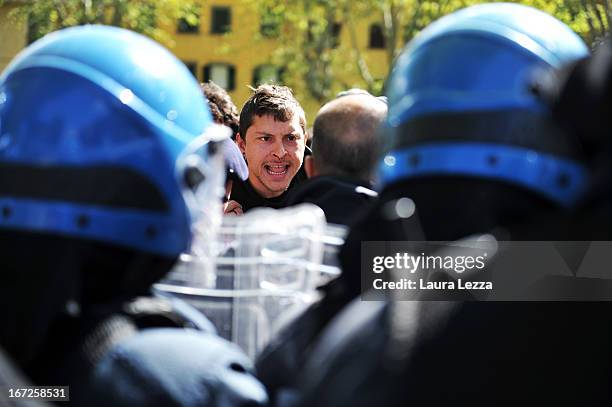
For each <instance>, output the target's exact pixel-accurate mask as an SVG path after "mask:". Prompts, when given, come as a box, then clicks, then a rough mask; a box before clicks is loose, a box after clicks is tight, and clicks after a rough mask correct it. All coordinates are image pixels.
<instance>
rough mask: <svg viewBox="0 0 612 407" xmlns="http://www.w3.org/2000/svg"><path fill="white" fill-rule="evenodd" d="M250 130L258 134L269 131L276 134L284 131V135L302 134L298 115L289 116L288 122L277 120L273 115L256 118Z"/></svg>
mask: <svg viewBox="0 0 612 407" xmlns="http://www.w3.org/2000/svg"><path fill="white" fill-rule="evenodd" d="M250 129H253V130H254V131H256V132H262V131H264V132H265V131H268V130H269V131H274V132H279V131H282V132H284V134H286V133H292V132H299V133H302V126H301V124H300V119H299V117H298V115H295V114H293V115H291V116H289V117H288V120H286V121H283V120H277V119H276V117H274V116H273V115H271V114H266V115H261V116H255V117H254V118H253V122H252V123H251V126H250V127H249V130H250Z"/></svg>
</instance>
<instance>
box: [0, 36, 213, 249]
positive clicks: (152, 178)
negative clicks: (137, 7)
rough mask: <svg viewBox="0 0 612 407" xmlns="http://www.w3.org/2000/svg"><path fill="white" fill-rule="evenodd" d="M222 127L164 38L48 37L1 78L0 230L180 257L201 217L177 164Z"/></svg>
mask: <svg viewBox="0 0 612 407" xmlns="http://www.w3.org/2000/svg"><path fill="white" fill-rule="evenodd" d="M212 126H213V125H212V120H211V117H210V113H209V112H208V111H207V108H206V106H205V102H204V100H203V98H202V94H201V92H200V90H199V87H198V84H197V82H196V81H195V79H194V78H193V76H192V75H191V74H190V72H189V71H188V70H187V68H186V67H185V66H184V65H183V64H182V63H181V62H180V61H179V60H178V59H176V58H175V57H174V56H172V55H171V54H170V53H169V52H168V51H167V50H166V49H164V48H163V47H161V46H160V45H158V44H157V43H155V42H154V41H152V40H150V39H148V38H146V37H144V36H141V35H139V34H136V33H133V32H130V31H127V30H123V29H119V28H113V27H105V26H85V27H76V28H69V29H65V30H61V31H58V32H56V33H52V34H50V35H47V36H46V37H44V38H43V39H42V40H40V41H37V42H36V43H34V44H33V45H31V46H30V47H28V48H27V49H26V50H25V51H23V52H22V53H21V54H20V55H19V56H18V57H17V58H16V59H15V60H14V61H13V62H12V64H11V65H10V66H9V67H8V68H7V69H6V70H5V71H4V73H3V74H2V76H1V77H0V166H1V167H2V174H3V175H2V176H1V177H0V180H1V181H0V207H1V208H2V214H3V216H2V217H1V220H0V228H4V229H13V230H20V231H30V232H32V233H36V232H40V233H45V234H57V235H62V236H67V237H75V238H79V239H86V240H94V241H100V242H103V243H109V244H112V245H116V246H120V247H125V248H129V249H134V250H139V251H142V252H145V253H151V254H155V255H160V256H163V257H167V258H175V257H176V256H178V255H179V254H180V253H181V252H183V251H184V250H186V249H187V248H188V247H189V244H190V240H191V230H190V224H191V222H192V220H193V219H192V215H193V213H192V212H191V211H190V208H189V207H188V202H187V203H186V201H185V199H184V196H183V192H184V191H183V189H184V188H183V183H182V178H183V174H182V171H183V169H181V168H177V165H176V162H177V159H178V158H179V156H180V154H181V152H182V151H183V150H184V148H185V147H186V146H187V145H188V144H189V143H191V142H193V141H194V140H195V139H196V137H197V136H198V135H200V134H202V133H203V132H205V131H206V130H207V129H208V130H210V129H211V128H212ZM182 162H186V161H185V160H183V161H182Z"/></svg>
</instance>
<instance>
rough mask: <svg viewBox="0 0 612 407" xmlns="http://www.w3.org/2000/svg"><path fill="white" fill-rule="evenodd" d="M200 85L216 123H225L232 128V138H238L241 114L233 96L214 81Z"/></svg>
mask: <svg viewBox="0 0 612 407" xmlns="http://www.w3.org/2000/svg"><path fill="white" fill-rule="evenodd" d="M200 87H201V88H202V92H204V96H205V97H206V100H207V101H208V107H209V108H210V113H211V114H212V118H213V120H214V121H215V123H219V124H223V125H225V126H227V127H229V128H230V129H232V139H233V140H235V139H236V134H237V133H238V131H239V126H238V118H239V116H240V114H239V112H238V108H237V107H236V105H235V104H234V102H232V98H231V97H230V95H229V94H228V93H227V91H226V90H225V89H223V88H222V87H221V86H219V85H217V84H216V83H214V82H213V81H208V82H206V83H201V84H200Z"/></svg>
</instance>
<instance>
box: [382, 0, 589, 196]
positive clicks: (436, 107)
mask: <svg viewBox="0 0 612 407" xmlns="http://www.w3.org/2000/svg"><path fill="white" fill-rule="evenodd" d="M586 55H588V49H587V47H586V45H585V44H584V42H583V41H582V40H581V39H580V37H578V36H577V35H576V34H575V33H574V32H573V31H572V30H571V29H570V28H569V27H567V26H566V25H565V24H563V23H562V22H560V21H558V20H557V19H555V18H553V17H551V16H550V15H548V14H546V13H544V12H542V11H539V10H536V9H534V8H531V7H527V6H522V5H518V4H510V3H495V4H483V5H477V6H473V7H469V8H466V9H463V10H460V11H458V12H455V13H453V14H450V15H448V16H446V17H443V18H441V19H440V20H438V21H437V22H435V23H433V24H431V25H430V26H429V27H427V28H426V29H425V30H424V31H423V32H422V33H421V34H420V35H418V36H417V37H416V38H415V39H414V40H413V41H412V42H410V43H409V44H408V45H407V46H406V48H405V49H404V51H403V53H402V55H401V56H400V57H399V58H398V60H397V63H396V65H395V67H394V69H393V72H392V74H391V77H390V80H389V82H388V84H387V93H388V95H389V116H388V122H387V129H386V140H385V143H386V147H385V153H386V154H385V156H384V158H383V161H382V162H381V165H380V181H381V184H382V186H385V185H388V184H389V183H391V182H395V181H397V180H401V179H404V178H409V177H415V176H422V175H432V174H456V175H468V176H475V177H487V178H492V179H500V180H503V181H507V182H512V183H516V184H520V185H522V186H524V187H526V188H529V189H531V190H533V191H535V192H538V193H541V194H543V195H545V196H546V197H548V198H550V199H552V200H553V201H555V202H557V203H559V204H561V205H566V206H567V205H571V204H572V203H573V202H574V201H575V200H576V199H577V198H578V195H579V194H580V191H581V186H583V185H584V182H583V181H584V178H585V177H586V171H585V170H584V168H583V167H582V166H580V165H578V164H577V163H575V162H574V161H573V160H574V159H575V158H576V157H575V154H576V152H577V150H578V149H577V148H576V144H575V143H574V142H573V141H572V140H569V139H568V138H564V137H563V135H560V134H559V133H558V131H557V130H558V129H557V128H556V127H555V125H553V124H551V121H550V120H549V118H548V114H549V110H548V107H547V106H545V105H544V103H543V102H542V101H541V100H539V99H538V98H537V96H536V95H535V94H534V92H533V91H532V84H533V82H534V78H535V77H536V76H537V74H538V73H539V72H540V73H541V71H542V70H546V69H551V68H559V67H561V66H562V65H564V64H566V63H569V62H572V61H574V60H577V59H579V58H582V57H584V56H586ZM430 145H433V147H435V150H436V156H435V157H434V158H433V161H432V157H431V156H430V155H428V158H427V160H421V158H422V157H421V155H420V154H421V153H420V152H419V151H413V150H411V149H413V148H416V149H419V148H421V147H422V148H426V149H429V147H430ZM458 145H462V147H461V151H460V152H459V151H456V150H454V148H455V147H457V146H458ZM466 145H473V147H474V149H473V154H471V153H470V154H468V155H466V154H467V152H466V149H465V146H466ZM500 145H501V146H504V145H505V146H510V147H512V148H513V149H512V150H511V151H500V150H499V146H500ZM444 146H446V147H445V148H442V147H444ZM488 146H490V147H491V148H492V150H491V153H490V154H487V148H488ZM516 148H519V149H521V150H518V151H517V150H516ZM427 151H430V150H427ZM432 151H433V150H432ZM470 151H472V150H470ZM521 152H522V153H521ZM423 154H424V153H423ZM457 154H461V155H463V157H464V158H465V157H468V156H470V157H472V158H475V157H481V158H483V159H485V160H488V162H489V163H495V165H488V167H487V165H484V164H483V163H476V162H474V161H471V160H470V159H463V160H460V161H461V163H459V162H458V161H457V159H456V157H455V156H456V155H457ZM517 154H519V155H521V154H522V155H521V156H522V157H523V161H525V163H526V164H525V165H522V164H517V162H516V159H517ZM534 154H535V155H537V156H538V157H540V158H542V157H544V156H546V157H547V158H546V160H542V159H538V160H531V161H528V160H527V157H534ZM400 157H404V158H406V157H409V160H410V161H408V162H404V161H402V160H401V159H400ZM415 157H416V158H415ZM436 157H437V158H436ZM504 157H506V158H507V159H510V160H511V161H512V163H507V162H506V161H505V160H504ZM510 157H511V158H510ZM557 157H560V159H562V160H563V162H562V163H553V162H551V161H550V160H553V161H554V160H555V159H556V158H557ZM549 159H550V160H549ZM449 160H451V161H453V162H454V164H452V165H447V163H448V162H449ZM425 162H426V163H427V169H425V167H423V166H422V165H425ZM544 162H546V163H547V164H546V165H545V164H542V163H544ZM481 164H483V165H481ZM485 164H486V163H485ZM540 165H542V167H541V168H540V167H538V166H540ZM534 166H535V167H538V168H535V167H534ZM553 167H554V168H557V169H560V168H562V169H563V170H559V172H557V173H554V174H551V173H547V174H546V175H545V176H543V177H540V176H539V175H537V174H539V173H540V171H550V169H551V168H553ZM451 168H452V170H451ZM487 168H488V169H487ZM517 168H524V169H525V173H516V172H513V171H516V169H517ZM484 169H487V170H486V171H484ZM506 171H509V172H512V173H506ZM523 178H524V179H525V180H526V179H527V178H529V181H525V182H523ZM534 178H535V179H540V178H542V179H544V178H546V181H543V182H542V183H541V184H538V182H535V181H534ZM568 178H569V179H570V182H567V179H568ZM555 179H557V180H561V181H560V182H556V181H554V180H555ZM551 180H553V181H551ZM551 185H556V187H555V188H553V189H551ZM574 188H575V189H574ZM559 189H560V190H559Z"/></svg>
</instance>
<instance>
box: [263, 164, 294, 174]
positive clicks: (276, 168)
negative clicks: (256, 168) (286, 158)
mask: <svg viewBox="0 0 612 407" xmlns="http://www.w3.org/2000/svg"><path fill="white" fill-rule="evenodd" d="M264 168H265V169H266V172H267V173H268V174H270V175H272V176H277V177H278V176H282V175H285V174H286V173H287V170H288V169H289V165H288V164H266V165H264Z"/></svg>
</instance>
